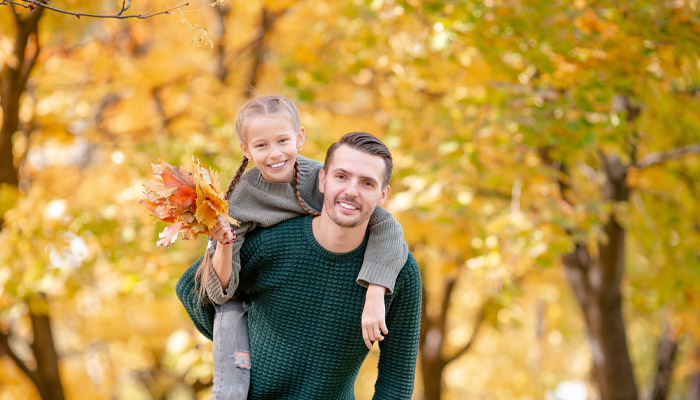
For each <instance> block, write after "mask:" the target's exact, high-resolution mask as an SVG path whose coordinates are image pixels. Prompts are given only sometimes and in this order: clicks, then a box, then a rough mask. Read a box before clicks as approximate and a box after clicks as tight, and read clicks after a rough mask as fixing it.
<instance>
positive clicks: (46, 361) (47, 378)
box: [30, 313, 65, 400]
mask: <svg viewBox="0 0 700 400" xmlns="http://www.w3.org/2000/svg"><path fill="white" fill-rule="evenodd" d="M30 317H31V320H32V330H33V332H34V341H33V342H32V353H34V358H35V359H36V366H37V368H36V375H37V377H38V379H37V385H36V386H37V389H38V390H39V394H40V395H41V398H42V399H43V400H64V399H65V396H64V394H63V385H62V384H61V377H60V375H59V369H58V353H57V352H56V346H55V344H54V341H53V334H52V330H51V320H50V319H49V316H48V315H43V314H35V313H32V314H30Z"/></svg>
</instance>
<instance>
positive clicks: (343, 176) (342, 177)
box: [335, 174, 345, 179]
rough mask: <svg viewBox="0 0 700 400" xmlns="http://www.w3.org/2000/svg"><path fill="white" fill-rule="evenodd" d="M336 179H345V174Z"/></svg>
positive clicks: (337, 176)
mask: <svg viewBox="0 0 700 400" xmlns="http://www.w3.org/2000/svg"><path fill="white" fill-rule="evenodd" d="M335 177H336V178H338V179H345V175H343V174H338V175H336V176H335Z"/></svg>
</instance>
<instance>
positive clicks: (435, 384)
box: [418, 278, 519, 400]
mask: <svg viewBox="0 0 700 400" xmlns="http://www.w3.org/2000/svg"><path fill="white" fill-rule="evenodd" d="M518 280H519V279H518ZM455 284H456V278H452V279H449V280H448V281H447V283H445V290H444V292H443V295H442V298H441V299H440V314H439V315H438V317H437V318H430V317H429V316H428V313H427V312H426V302H427V295H426V293H425V288H424V289H423V303H422V304H421V326H420V328H421V330H420V341H419V347H418V348H419V352H420V363H421V376H422V377H423V391H424V394H423V398H424V399H425V400H440V399H441V398H442V388H443V384H442V373H443V371H444V370H445V368H446V367H447V366H448V365H449V364H450V363H451V362H452V361H454V360H456V359H458V358H460V357H462V356H463V355H465V354H466V353H467V352H469V350H470V349H471V348H472V346H473V345H474V342H475V341H476V338H477V336H478V334H479V332H480V330H481V327H482V325H483V322H484V315H485V312H486V311H485V310H486V308H487V307H488V306H489V304H490V303H491V301H492V298H488V299H486V300H485V301H484V303H483V304H482V305H481V308H480V309H479V312H478V313H477V315H476V317H475V319H474V324H473V327H472V334H471V337H470V338H469V340H468V341H467V343H466V344H464V346H462V347H461V348H460V349H459V350H457V351H456V352H455V353H454V354H452V355H451V356H449V357H448V356H444V355H443V354H442V345H443V342H444V337H445V328H446V326H447V310H448V308H449V307H450V302H451V300H452V293H453V292H454V288H455Z"/></svg>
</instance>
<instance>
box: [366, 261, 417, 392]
mask: <svg viewBox="0 0 700 400" xmlns="http://www.w3.org/2000/svg"><path fill="white" fill-rule="evenodd" d="M387 308H388V310H389V311H388V312H387V317H386V322H387V326H388V328H389V334H388V335H386V337H385V338H384V340H383V341H381V342H379V349H380V350H379V373H378V375H377V383H376V384H375V388H374V389H375V391H374V399H376V400H381V399H410V398H411V394H412V393H413V384H414V378H415V371H416V358H417V356H418V340H419V338H420V310H421V278H420V271H419V270H418V264H416V260H415V259H414V258H413V256H411V255H409V257H408V260H407V261H406V265H405V266H404V267H403V270H402V271H401V274H400V276H399V278H398V280H397V284H396V292H395V294H394V297H393V299H391V301H390V303H389V304H388V306H387Z"/></svg>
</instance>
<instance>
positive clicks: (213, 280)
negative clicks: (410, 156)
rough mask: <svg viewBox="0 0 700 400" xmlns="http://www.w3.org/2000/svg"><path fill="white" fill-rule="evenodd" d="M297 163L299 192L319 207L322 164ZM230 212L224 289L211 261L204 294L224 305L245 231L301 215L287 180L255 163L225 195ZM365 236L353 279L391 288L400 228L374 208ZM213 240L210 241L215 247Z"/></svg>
mask: <svg viewBox="0 0 700 400" xmlns="http://www.w3.org/2000/svg"><path fill="white" fill-rule="evenodd" d="M297 159H298V161H299V193H300V194H301V197H302V199H303V200H304V202H305V203H306V205H307V207H308V208H310V209H312V210H314V211H317V212H318V211H320V210H321V208H322V206H323V194H322V193H321V192H319V190H318V172H319V171H320V170H321V168H323V163H321V162H320V161H315V160H311V159H308V158H305V157H302V156H298V157H297ZM228 213H229V215H230V216H231V217H233V218H235V219H236V220H238V221H240V222H241V225H240V226H238V227H236V228H235V229H236V240H235V241H234V242H233V257H232V260H231V265H232V273H231V279H230V280H229V285H228V288H227V289H226V290H224V288H223V287H222V286H221V281H219V278H218V276H217V275H216V273H215V272H214V269H213V267H212V266H211V264H210V267H209V268H210V271H209V280H208V282H207V294H208V296H209V298H210V299H211V301H212V302H214V303H216V304H223V303H225V302H226V301H227V300H229V299H230V298H231V297H232V296H233V293H234V292H235V290H236V288H237V287H238V282H239V279H238V274H239V272H240V270H241V262H240V250H241V247H242V246H243V242H244V240H245V234H246V232H249V231H251V230H253V229H254V228H256V227H258V226H261V227H268V226H272V225H275V224H278V223H280V222H282V221H286V220H288V219H291V218H294V217H298V216H300V215H304V214H306V213H305V212H304V210H303V209H302V208H301V206H300V205H299V203H298V202H297V199H296V195H295V193H294V186H293V185H292V184H291V183H273V182H268V181H266V180H265V179H264V178H263V177H262V174H260V170H259V169H258V168H257V167H254V168H251V169H250V170H248V171H246V172H245V173H244V174H243V176H241V179H240V180H239V181H238V184H237V185H236V187H235V188H234V190H233V193H232V194H231V197H230V198H229V212H228ZM369 232H370V235H369V240H368V242H367V249H366V250H365V254H364V259H363V264H362V268H361V269H360V273H359V275H358V276H357V283H358V284H360V285H362V286H367V284H369V283H371V284H375V285H380V286H384V287H386V288H387V289H388V294H391V293H392V292H393V291H394V284H395V283H396V277H397V276H398V275H399V272H400V271H401V268H402V267H403V265H404V264H405V263H406V259H407V257H408V246H407V245H406V242H405V241H404V239H403V229H402V228H401V225H400V224H399V223H398V222H397V221H396V220H395V219H394V217H393V216H392V215H391V214H390V213H389V212H388V211H386V210H385V209H384V208H382V207H377V209H376V210H375V211H374V213H373V214H372V216H371V217H370V221H369ZM215 246H216V242H214V247H213V248H215Z"/></svg>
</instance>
